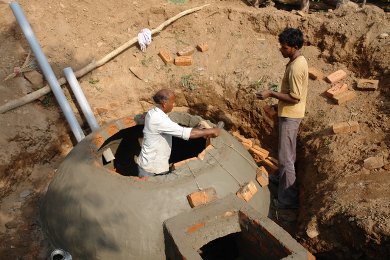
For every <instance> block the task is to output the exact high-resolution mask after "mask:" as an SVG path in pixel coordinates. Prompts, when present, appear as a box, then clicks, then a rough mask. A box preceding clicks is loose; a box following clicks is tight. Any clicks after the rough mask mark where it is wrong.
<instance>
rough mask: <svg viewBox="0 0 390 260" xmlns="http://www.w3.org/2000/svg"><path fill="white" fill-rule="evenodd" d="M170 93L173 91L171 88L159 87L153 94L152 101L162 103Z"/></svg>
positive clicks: (167, 98)
mask: <svg viewBox="0 0 390 260" xmlns="http://www.w3.org/2000/svg"><path fill="white" fill-rule="evenodd" d="M172 95H173V92H172V91H171V90H169V89H161V90H159V91H157V93H156V94H154V96H153V100H154V102H156V104H159V105H161V104H162V103H164V102H167V101H168V100H169V98H170V97H171V96H172Z"/></svg>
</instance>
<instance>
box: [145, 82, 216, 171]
mask: <svg viewBox="0 0 390 260" xmlns="http://www.w3.org/2000/svg"><path fill="white" fill-rule="evenodd" d="M153 100H154V102H155V103H156V107H154V108H152V109H150V110H149V111H148V113H147V114H146V116H145V126H144V130H143V133H144V140H143V143H142V148H141V153H140V155H139V157H138V171H139V172H138V176H139V177H144V176H156V175H159V174H166V173H168V171H169V157H170V155H171V150H172V136H175V137H178V138H182V139H184V140H188V139H190V138H200V137H205V138H207V137H212V138H214V137H217V136H218V135H219V134H220V129H219V128H208V129H198V128H189V127H182V126H180V125H178V124H177V123H175V122H173V121H172V120H171V119H170V118H169V117H168V115H167V113H169V112H171V111H172V109H173V107H174V105H175V93H174V92H173V91H172V90H169V89H161V90H159V91H158V92H157V93H156V94H155V95H154V96H153Z"/></svg>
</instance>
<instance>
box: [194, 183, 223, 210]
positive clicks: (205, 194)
mask: <svg viewBox="0 0 390 260" xmlns="http://www.w3.org/2000/svg"><path fill="white" fill-rule="evenodd" d="M187 199H188V203H189V204H190V206H191V208H194V207H197V206H199V205H203V204H207V203H209V202H211V201H214V200H216V199H217V191H216V190H215V189H214V188H213V187H210V188H206V189H203V190H201V191H196V192H193V193H191V194H189V195H187Z"/></svg>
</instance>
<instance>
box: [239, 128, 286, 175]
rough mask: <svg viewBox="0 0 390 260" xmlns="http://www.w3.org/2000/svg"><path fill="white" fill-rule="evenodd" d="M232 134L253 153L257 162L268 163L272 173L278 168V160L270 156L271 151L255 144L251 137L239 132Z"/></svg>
mask: <svg viewBox="0 0 390 260" xmlns="http://www.w3.org/2000/svg"><path fill="white" fill-rule="evenodd" d="M232 135H233V136H234V137H235V138H236V139H237V140H238V141H240V142H241V144H242V145H243V146H244V147H245V148H246V149H247V150H248V151H249V152H250V153H251V155H252V156H253V158H254V160H255V162H256V163H260V164H263V165H266V166H267V167H268V168H269V169H270V171H271V173H274V172H276V171H277V170H278V161H277V160H276V159H274V158H272V157H270V156H269V151H267V150H266V149H264V148H261V147H260V146H258V145H253V142H252V141H251V140H250V139H247V138H245V137H244V136H242V135H241V134H240V133H238V132H233V133H232Z"/></svg>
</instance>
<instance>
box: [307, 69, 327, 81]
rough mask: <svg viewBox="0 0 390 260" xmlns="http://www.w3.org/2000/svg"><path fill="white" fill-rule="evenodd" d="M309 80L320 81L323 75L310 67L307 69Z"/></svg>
mask: <svg viewBox="0 0 390 260" xmlns="http://www.w3.org/2000/svg"><path fill="white" fill-rule="evenodd" d="M309 78H310V79H312V80H322V79H324V73H322V72H321V71H319V70H318V69H316V68H313V67H310V68H309Z"/></svg>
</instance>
